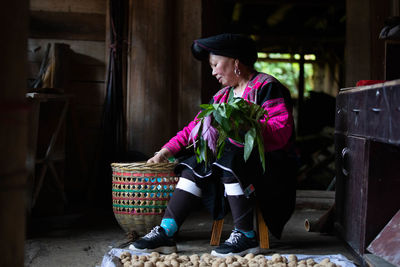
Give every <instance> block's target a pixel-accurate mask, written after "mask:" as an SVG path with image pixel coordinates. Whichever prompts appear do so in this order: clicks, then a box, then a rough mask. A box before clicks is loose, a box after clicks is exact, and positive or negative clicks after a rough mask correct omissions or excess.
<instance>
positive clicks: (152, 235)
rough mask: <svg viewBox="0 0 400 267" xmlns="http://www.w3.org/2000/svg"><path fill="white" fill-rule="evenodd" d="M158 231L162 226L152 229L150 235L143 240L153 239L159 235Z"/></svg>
mask: <svg viewBox="0 0 400 267" xmlns="http://www.w3.org/2000/svg"><path fill="white" fill-rule="evenodd" d="M158 229H160V226H158V225H157V226H155V227H154V228H153V229H151V231H150V233H148V234H147V235H145V236H144V237H143V238H153V237H155V236H157V235H158V232H159V231H158Z"/></svg>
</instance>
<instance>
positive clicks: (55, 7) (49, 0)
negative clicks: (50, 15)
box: [29, 0, 107, 14]
mask: <svg viewBox="0 0 400 267" xmlns="http://www.w3.org/2000/svg"><path fill="white" fill-rule="evenodd" d="M106 2H107V1H106V0H85V1H81V0H65V1H59V0H30V1H29V3H30V10H33V11H53V12H79V13H95V14H105V12H106Z"/></svg>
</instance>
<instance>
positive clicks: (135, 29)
mask: <svg viewBox="0 0 400 267" xmlns="http://www.w3.org/2000/svg"><path fill="white" fill-rule="evenodd" d="M130 3H131V6H130V9H131V10H132V14H131V21H130V23H129V24H130V36H131V37H130V40H129V41H130V44H131V48H130V49H131V53H130V55H129V65H128V66H129V73H128V77H129V78H128V79H129V84H128V88H129V92H128V97H127V125H129V126H128V131H127V132H128V134H127V139H128V149H129V150H136V151H140V152H142V153H146V154H149V155H150V154H153V153H154V151H156V150H158V149H160V147H161V146H162V145H163V144H164V143H165V142H166V141H167V140H168V139H169V138H170V137H171V136H172V135H173V134H174V133H175V132H176V129H175V127H173V126H172V125H173V124H175V123H176V114H173V112H172V109H173V108H172V106H173V105H175V101H176V99H173V95H174V92H173V90H175V88H173V86H172V75H171V72H172V69H173V68H174V64H175V58H173V57H172V55H171V52H172V49H173V47H172V42H170V41H168V40H170V36H171V33H172V26H171V24H172V23H171V21H172V12H171V10H170V8H171V5H172V2H171V1H167V0H155V1H147V0H140V1H136V0H135V1H133V0H131V1H130ZM155 129H158V130H155ZM160 129H162V130H160Z"/></svg>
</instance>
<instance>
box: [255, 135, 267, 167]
mask: <svg viewBox="0 0 400 267" xmlns="http://www.w3.org/2000/svg"><path fill="white" fill-rule="evenodd" d="M257 145H258V153H259V154H260V161H261V165H262V167H263V171H264V172H265V154H264V139H263V138H262V136H261V134H260V133H259V134H257Z"/></svg>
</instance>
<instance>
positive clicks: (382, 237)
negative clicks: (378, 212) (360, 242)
mask: <svg viewBox="0 0 400 267" xmlns="http://www.w3.org/2000/svg"><path fill="white" fill-rule="evenodd" d="M368 251H370V252H372V253H373V254H375V255H377V256H379V257H381V258H383V259H385V260H386V261H388V262H390V263H392V264H394V265H396V266H400V254H399V251H400V210H399V211H398V212H397V213H396V214H395V215H394V216H393V218H392V219H391V220H390V221H389V223H388V224H387V225H386V226H385V227H384V228H383V230H382V231H381V232H380V233H379V234H378V236H377V237H376V238H375V239H374V240H373V241H372V242H371V244H370V245H369V246H368Z"/></svg>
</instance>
